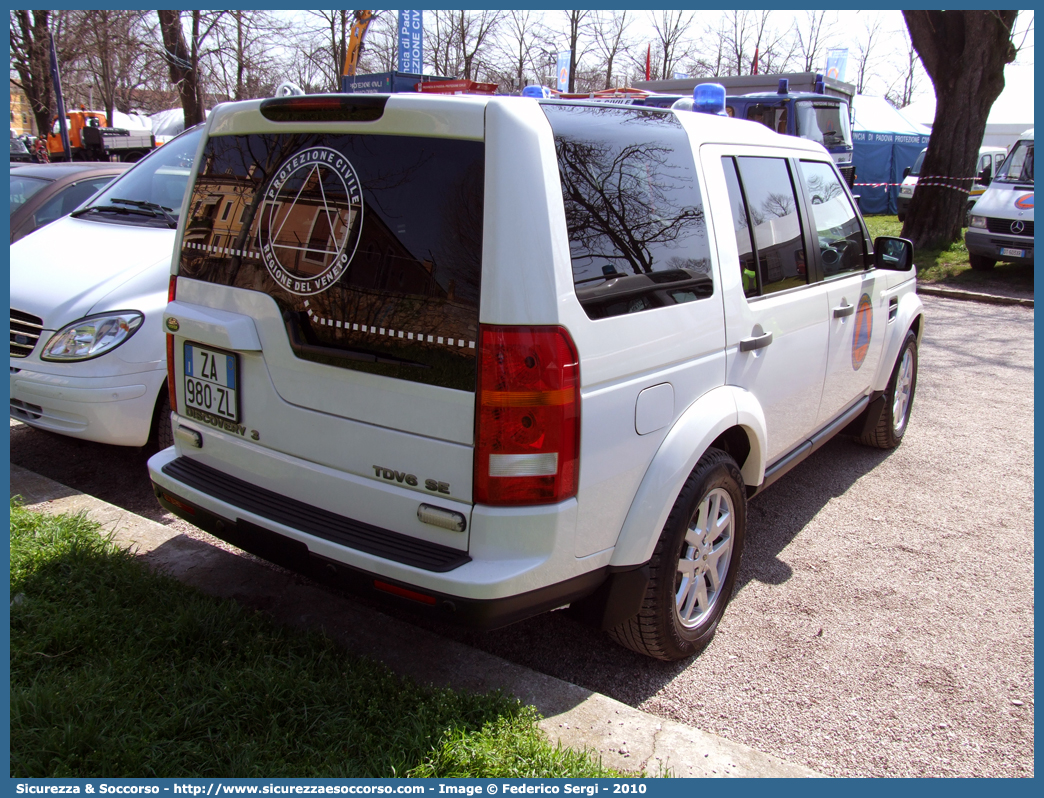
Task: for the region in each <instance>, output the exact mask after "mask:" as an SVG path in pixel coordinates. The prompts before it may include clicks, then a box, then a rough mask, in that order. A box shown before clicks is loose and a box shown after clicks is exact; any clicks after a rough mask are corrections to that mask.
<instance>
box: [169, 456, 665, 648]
mask: <svg viewBox="0 0 1044 798" xmlns="http://www.w3.org/2000/svg"><path fill="white" fill-rule="evenodd" d="M149 471H150V475H151V477H152V484H153V490H154V492H155V494H156V498H157V499H158V501H159V502H160V504H161V505H162V506H163V507H164V508H166V509H167V510H169V511H170V512H172V513H174V514H175V515H178V516H180V517H181V518H184V519H185V520H187V521H188V522H189V523H191V524H193V525H195V526H197V527H199V528H200V529H203V530H205V531H207V532H209V533H210V534H212V535H214V536H215V537H218V538H221V539H222V540H226V541H228V542H229V543H231V544H233V545H234V546H237V547H239V548H241V549H243V550H245V551H248V552H251V553H252V554H256V555H257V556H259V557H262V558H264V559H266V560H268V561H270V562H274V563H276V564H278V565H281V566H283V567H286V568H288V569H290V570H293V571H297V572H298V573H302V574H305V575H306V576H309V577H311V578H313V579H315V580H316V581H319V582H324V583H327V584H333V585H335V586H337V587H339V588H342V589H345V590H348V591H351V592H353V593H356V594H360V595H364V596H367V597H369V598H372V599H376V600H381V601H385V602H391V603H394V604H397V605H399V606H402V607H404V608H407V609H409V610H410V611H412V612H416V613H418V614H422V615H426V616H432V617H437V618H440V619H442V620H444V621H450V622H453V623H456V624H460V625H464V626H469V627H472V628H478V629H494V628H497V627H500V626H505V625H507V624H510V623H514V622H516V621H519V620H522V619H524V618H527V617H530V616H532V615H537V614H539V613H542V612H545V611H547V610H551V609H555V608H556V607H561V606H564V605H566V604H570V603H573V602H575V601H577V600H579V599H581V598H584V597H586V596H590V595H592V594H593V593H595V592H596V591H599V588H602V591H600V593H601V592H606V585H607V584H608V586H609V587H611V588H612V586H613V585H614V584H615V583H616V582H617V581H619V580H620V579H621V577H620V576H617V574H616V573H615V572H617V571H618V570H619V573H621V574H622V573H624V572H627V571H630V570H634V569H610V567H609V565H608V560H609V556H610V555H611V551H609V552H605V553H604V554H603V555H602V556H597V555H596V556H592V557H589V558H583V559H576V558H574V557H572V554H571V553H569V554H568V559H569V560H571V561H572V567H571V568H569V569H563V568H562V567H561V566H562V565H563V563H562V562H561V561H562V560H563V559H565V558H564V557H563V556H562V555H563V552H561V551H557V552H556V553H555V554H553V555H552V556H551V557H549V558H547V559H538V560H533V559H529V558H527V560H525V561H519V560H518V559H515V558H511V559H508V560H501V559H483V556H482V553H481V552H482V546H473V547H472V550H471V552H470V553H469V552H466V551H461V550H458V549H451V548H449V547H446V546H440V545H438V544H434V543H432V542H430V541H423V540H418V539H415V538H411V537H408V536H406V535H401V534H397V533H395V532H392V531H390V530H384V529H378V528H377V527H374V526H372V525H368V524H365V523H362V522H359V521H355V520H352V519H349V518H345V517H343V516H338V515H334V514H332V513H329V512H328V511H326V510H323V509H322V508H318V507H310V506H307V505H304V504H303V503H301V502H298V501H296V500H294V499H290V498H289V497H286V496H281V495H279V494H276V493H274V492H272V491H269V490H265V489H259V488H258V487H257V486H254V485H247V484H246V483H243V482H242V481H241V480H236V479H234V478H230V477H228V476H227V475H222V474H221V473H220V472H217V471H215V470H214V469H212V468H209V467H206V466H202V467H200V466H199V465H198V464H196V465H194V464H193V461H192V460H191V459H190V458H182V457H178V456H177V453H176V451H175V449H174V448H173V447H172V448H170V449H166V450H164V451H162V452H159V453H158V454H156V455H155V456H154V457H153V458H152V459H151V460H150V461H149ZM516 520H519V521H520V520H521V519H517V518H516ZM515 534H517V535H520V536H524V535H526V534H527V529H526V526H525V524H524V523H520V524H518V526H517V528H516V530H515ZM556 548H558V547H556ZM571 548H572V546H571V545H570V550H571ZM487 556H488V555H487ZM556 565H557V566H558V567H556ZM491 574H500V575H501V578H499V579H498V578H494V579H490V578H489V577H490V575H491ZM548 575H552V578H550V579H547V578H546V577H547V576H548ZM554 575H557V576H554ZM541 577H545V578H541ZM623 583H624V584H625V585H626V589H625V588H621V587H615V588H612V589H611V590H609V593H608V594H610V595H612V598H613V601H612V604H613V606H614V608H616V609H614V612H616V613H617V614H619V612H621V611H626V610H620V609H619V608H620V607H621V606H623V607H625V608H633V609H634V611H637V609H638V607H639V606H640V602H641V595H642V594H644V585H645V583H644V582H642V581H641V580H635V579H633V578H631V579H624V580H623ZM593 620H595V621H596V622H598V619H596V618H595V619H593Z"/></svg>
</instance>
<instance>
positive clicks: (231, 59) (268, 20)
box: [205, 9, 290, 100]
mask: <svg viewBox="0 0 1044 798" xmlns="http://www.w3.org/2000/svg"><path fill="white" fill-rule="evenodd" d="M289 27H290V23H289V22H287V21H286V20H285V19H282V18H280V17H278V16H276V15H275V14H272V13H270V12H267V11H244V10H239V9H237V10H233V11H228V12H227V13H226V14H225V16H224V17H223V18H222V19H221V20H220V22H219V24H218V25H217V27H216V28H215V31H214V35H215V46H214V48H213V50H212V52H211V53H210V58H209V59H208V63H207V65H206V67H207V68H206V71H205V74H206V79H207V84H208V86H210V87H211V90H212V92H213V93H214V94H215V95H217V97H219V98H221V99H228V100H246V99H250V98H253V97H261V96H268V95H271V94H272V92H273V91H274V89H275V87H276V86H277V85H278V84H279V82H280V81H281V80H282V79H283V74H284V73H285V70H286V65H285V64H284V63H282V59H280V58H278V57H273V56H274V55H275V54H277V53H278V52H279V50H280V48H279V46H278V45H280V44H282V43H283V42H284V41H286V39H287V38H288V34H289V30H288V29H289Z"/></svg>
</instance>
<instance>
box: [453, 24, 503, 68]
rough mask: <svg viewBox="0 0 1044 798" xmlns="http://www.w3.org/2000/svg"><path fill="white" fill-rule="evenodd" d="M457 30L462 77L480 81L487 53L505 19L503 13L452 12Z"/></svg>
mask: <svg viewBox="0 0 1044 798" xmlns="http://www.w3.org/2000/svg"><path fill="white" fill-rule="evenodd" d="M449 13H450V14H451V15H452V18H453V24H454V27H455V29H456V35H457V41H458V46H459V48H460V61H461V64H462V66H463V70H462V74H460V77H462V78H464V80H478V76H479V74H481V72H482V71H483V70H484V67H485V61H484V56H485V51H486V50H487V49H488V48H489V46H490V45H491V44H492V42H493V37H494V35H495V33H496V31H497V27H498V26H499V25H500V21H501V19H502V18H503V15H504V12H503V11H489V10H486V11H451V12H449Z"/></svg>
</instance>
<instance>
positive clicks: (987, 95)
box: [902, 11, 1017, 249]
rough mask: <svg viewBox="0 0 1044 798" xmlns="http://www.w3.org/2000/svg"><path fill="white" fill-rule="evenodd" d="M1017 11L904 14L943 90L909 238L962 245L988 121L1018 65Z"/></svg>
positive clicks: (918, 243) (906, 228) (938, 92)
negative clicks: (1008, 68) (1008, 73)
mask: <svg viewBox="0 0 1044 798" xmlns="http://www.w3.org/2000/svg"><path fill="white" fill-rule="evenodd" d="M1016 14H1017V12H1015V11H904V12H903V17H904V18H905V19H906V26H907V28H908V29H909V31H910V39H911V41H912V42H913V46H914V48H915V49H916V50H917V53H918V55H919V56H920V57H921V63H922V64H924V68H925V71H926V72H927V73H928V76H929V77H930V78H931V80H932V84H933V85H934V87H935V121H934V122H933V124H932V136H931V139H930V140H929V142H928V152H927V154H926V155H925V158H924V165H923V166H922V167H921V175H920V177H919V178H918V181H917V191H916V193H915V194H914V196H913V200H911V202H910V207H909V209H908V210H907V212H906V222H905V224H904V225H903V233H902V234H903V236H904V237H905V238H909V239H910V240H911V241H913V243H914V246H915V247H918V248H920V247H924V248H928V249H943V248H945V247H948V246H949V245H950V244H951V243H953V242H954V241H957V240H959V239H960V236H961V227H962V226H963V224H964V216H965V208H966V206H967V202H968V189H970V188H971V183H972V181H971V180H970V179H969V178H971V177H973V176H974V175H973V173H974V170H975V165H976V161H977V160H978V155H979V147H980V146H981V145H982V138H983V134H984V133H985V131H986V117H987V116H989V113H990V108H991V107H992V106H993V102H994V100H996V99H997V97H998V96H999V95H1000V93H1001V91H1002V90H1003V89H1004V65H1005V64H1007V63H1010V62H1011V61H1013V60H1014V59H1015V54H1016V52H1015V48H1014V46H1013V45H1012V43H1011V30H1012V26H1013V25H1014V23H1015V16H1016Z"/></svg>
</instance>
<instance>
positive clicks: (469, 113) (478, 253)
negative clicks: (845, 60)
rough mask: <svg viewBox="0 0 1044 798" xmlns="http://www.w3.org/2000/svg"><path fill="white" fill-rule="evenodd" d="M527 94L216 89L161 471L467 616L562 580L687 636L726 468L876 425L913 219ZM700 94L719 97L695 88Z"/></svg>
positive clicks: (749, 482)
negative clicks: (873, 217) (903, 225)
mask: <svg viewBox="0 0 1044 798" xmlns="http://www.w3.org/2000/svg"><path fill="white" fill-rule="evenodd" d="M718 88H719V89H720V96H717V98H716V99H715V101H714V102H713V103H711V102H709V101H708V100H707V97H706V90H705V87H703V86H701V87H698V88H697V92H702V93H701V95H700V96H699V97H698V98H697V99H699V100H700V103H699V104H698V105H697V107H700V108H706V109H707V110H709V111H713V112H711V113H703V112H695V111H690V110H673V109H658V108H647V107H633V106H621V105H611V104H606V103H599V102H597V101H595V102H591V101H587V102H585V101H562V100H553V99H546V100H545V99H531V98H527V97H478V96H441V97H440V96H427V95H411V94H392V95H369V94H367V95H362V94H359V95H315V96H295V97H283V98H276V99H269V100H263V101H260V100H259V101H250V102H243V103H233V104H227V105H221V106H219V107H218V108H216V109H214V111H213V113H212V114H211V116H210V119H209V120H208V122H207V128H206V136H205V140H204V143H203V146H202V149H201V150H200V157H199V158H198V160H197V164H196V167H195V170H194V172H193V176H192V188H191V194H190V197H189V200H188V204H187V205H186V209H187V210H186V213H185V215H184V216H183V218H182V219H181V221H180V223H179V227H178V240H177V244H176V248H175V257H174V268H173V277H172V281H171V292H170V293H171V300H172V301H171V303H170V304H169V305H168V307H167V309H166V312H165V314H164V327H165V331H166V333H167V335H168V350H167V351H168V366H169V377H168V384H169V386H170V388H171V400H170V401H171V407H172V409H173V413H172V424H173V430H174V445H173V446H172V447H170V448H168V449H165V450H163V451H161V452H159V453H157V454H156V455H154V456H153V457H152V458H151V459H150V460H149V472H150V475H151V478H152V482H153V485H154V489H155V493H156V496H157V498H158V499H159V501H160V503H161V504H162V505H163V506H164V507H166V508H167V509H168V510H170V511H171V512H173V513H175V514H177V515H179V516H181V517H183V518H185V519H187V520H188V521H189V522H190V523H193V524H195V525H197V526H199V527H201V528H203V529H206V530H207V531H210V532H212V533H213V534H215V535H217V536H218V537H221V538H224V539H225V540H228V541H229V542H231V543H233V544H235V545H236V546H239V547H241V548H243V549H246V550H247V551H250V552H253V553H255V554H257V555H259V556H261V557H265V558H267V559H270V560H273V561H275V562H278V563H282V564H283V565H285V566H287V567H289V568H292V569H297V570H299V571H302V572H304V573H307V574H309V575H311V576H312V577H314V578H317V579H320V580H329V581H332V582H335V583H337V584H339V585H342V586H344V587H346V588H349V589H353V590H357V591H360V592H362V593H364V594H366V595H369V596H373V597H377V598H382V599H384V600H386V601H391V602H397V603H399V604H401V605H402V606H405V607H410V608H412V609H413V610H414V611H416V612H419V613H428V614H431V615H434V616H437V617H440V618H444V619H447V620H453V621H457V622H460V623H464V624H470V625H474V626H478V627H482V628H492V627H496V626H502V625H505V624H508V623H511V622H514V621H517V620H520V619H522V618H525V617H528V616H530V615H534V614H536V613H539V612H543V611H547V610H551V609H555V608H557V607H562V606H565V605H571V606H572V607H573V608H574V610H576V612H577V613H578V614H579V615H581V616H583V617H586V618H589V619H590V620H591V622H593V623H595V624H597V625H599V626H600V627H601V628H603V629H605V630H606V631H608V633H609V634H610V635H611V636H612V637H613V638H614V639H615V640H616V641H618V642H620V643H621V644H623V645H625V646H628V647H630V648H633V649H634V650H636V651H639V652H642V653H644V654H647V655H649V656H653V657H657V658H661V659H667V660H673V659H679V658H682V657H687V656H690V655H692V654H693V653H695V652H696V651H698V650H699V649H700V648H702V647H703V646H705V645H706V644H707V642H708V641H709V640H710V639H711V636H712V635H713V633H714V630H715V628H716V626H717V624H718V621H719V619H720V618H721V615H722V613H723V612H724V610H725V606H726V604H727V603H728V601H729V597H730V596H731V593H732V589H733V585H734V584H735V581H736V574H737V573H738V570H739V564H740V557H741V554H742V550H743V544H744V538H745V531H746V507H747V500H748V498H749V497H751V496H753V495H754V494H755V493H757V492H758V491H760V490H763V489H764V488H765V487H767V486H768V485H770V484H772V483H773V482H774V481H775V480H777V479H779V478H780V477H781V476H782V475H783V474H784V473H786V472H787V471H788V470H789V469H790V468H792V467H793V466H795V465H796V464H798V463H800V462H801V461H802V460H803V459H804V458H806V457H807V456H808V455H809V454H810V453H811V452H813V451H814V450H816V449H817V448H818V447H820V446H822V445H823V444H824V443H825V442H826V441H828V440H830V439H831V438H832V437H833V436H834V435H836V434H839V433H845V434H848V435H851V436H853V437H855V438H857V439H859V440H861V441H863V442H865V443H867V444H869V445H872V446H877V447H883V448H891V447H894V446H897V445H899V442H900V441H901V440H902V438H903V436H904V434H905V433H906V431H907V429H908V426H909V420H910V412H911V406H912V402H913V396H914V390H915V387H916V378H917V346H918V341H919V338H920V335H921V333H922V329H923V321H922V306H921V302H920V300H919V298H918V296H917V293H916V274H915V270H914V268H913V248H912V245H911V244H910V242H908V241H905V240H903V239H898V238H879V239H877V241H876V242H875V241H871V240H870V236H869V233H868V231H867V228H866V225H865V224H864V222H863V219H862V217H861V216H860V215H859V212H858V210H857V209H856V206H855V203H854V201H853V198H852V195H851V193H850V192H849V190H848V186H847V185H846V183H845V181H844V180H843V179H842V177H841V175H840V173H839V172H838V169H837V167H836V165H835V164H834V162H833V161H832V159H831V157H830V153H828V152H827V151H826V150H825V149H824V148H823V147H822V146H821V145H819V144H816V143H814V142H811V141H808V140H806V139H801V138H797V137H793V136H783V135H779V134H777V133H775V132H774V131H770V130H768V129H767V128H765V127H764V126H763V125H760V124H757V123H754V122H748V121H745V120H738V119H729V118H727V117H726V116H725V115H724V99H725V94H724V89H721V87H718ZM719 112H720V115H719Z"/></svg>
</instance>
